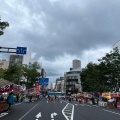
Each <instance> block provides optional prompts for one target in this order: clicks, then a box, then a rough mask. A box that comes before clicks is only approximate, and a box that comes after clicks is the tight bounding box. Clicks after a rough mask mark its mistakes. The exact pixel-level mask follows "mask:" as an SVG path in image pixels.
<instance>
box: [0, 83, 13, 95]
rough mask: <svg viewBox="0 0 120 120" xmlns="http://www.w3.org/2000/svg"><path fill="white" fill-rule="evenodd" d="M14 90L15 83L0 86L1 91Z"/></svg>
mask: <svg viewBox="0 0 120 120" xmlns="http://www.w3.org/2000/svg"><path fill="white" fill-rule="evenodd" d="M12 90H13V84H10V85H6V86H3V87H0V93H4V92H10V91H12Z"/></svg>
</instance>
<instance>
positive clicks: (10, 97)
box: [7, 92, 14, 110]
mask: <svg viewBox="0 0 120 120" xmlns="http://www.w3.org/2000/svg"><path fill="white" fill-rule="evenodd" d="M13 102H14V96H13V93H12V92H11V93H9V95H8V98H7V103H8V105H9V107H8V110H11V105H12V104H13Z"/></svg>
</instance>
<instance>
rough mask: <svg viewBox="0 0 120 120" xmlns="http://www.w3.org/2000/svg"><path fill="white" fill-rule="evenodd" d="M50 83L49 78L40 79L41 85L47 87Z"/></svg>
mask: <svg viewBox="0 0 120 120" xmlns="http://www.w3.org/2000/svg"><path fill="white" fill-rule="evenodd" d="M48 82H49V78H39V79H38V84H39V85H45V86H47V85H48Z"/></svg>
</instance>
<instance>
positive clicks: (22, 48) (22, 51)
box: [16, 47, 27, 54]
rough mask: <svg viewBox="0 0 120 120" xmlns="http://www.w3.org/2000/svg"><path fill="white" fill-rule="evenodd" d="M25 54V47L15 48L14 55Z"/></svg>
mask: <svg viewBox="0 0 120 120" xmlns="http://www.w3.org/2000/svg"><path fill="white" fill-rule="evenodd" d="M26 53H27V47H17V49H16V54H26Z"/></svg>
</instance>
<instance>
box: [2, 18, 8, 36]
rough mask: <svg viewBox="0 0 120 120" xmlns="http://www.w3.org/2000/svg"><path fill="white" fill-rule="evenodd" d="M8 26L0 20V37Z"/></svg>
mask: <svg viewBox="0 0 120 120" xmlns="http://www.w3.org/2000/svg"><path fill="white" fill-rule="evenodd" d="M8 26H9V23H8V22H2V21H1V18H0V35H3V34H4V29H5V28H6V27H8Z"/></svg>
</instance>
